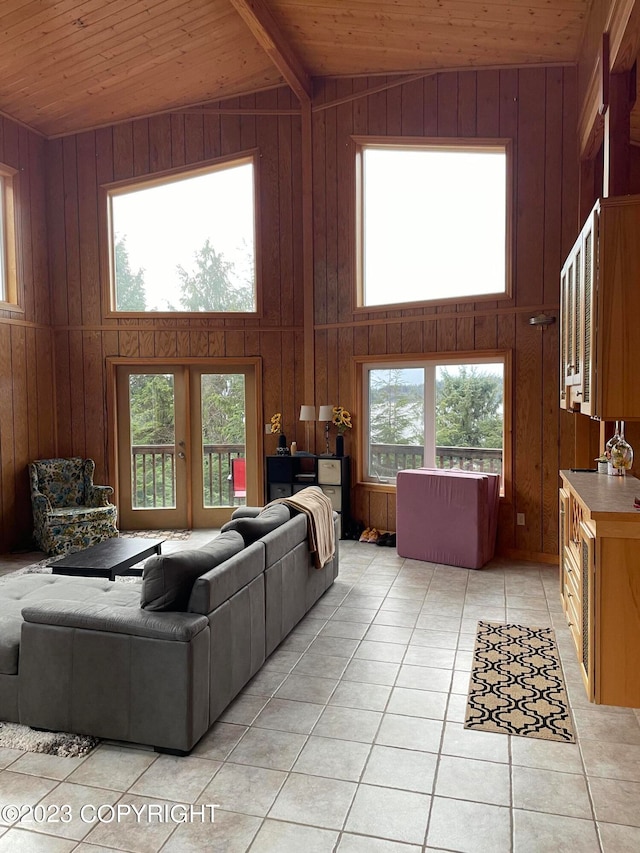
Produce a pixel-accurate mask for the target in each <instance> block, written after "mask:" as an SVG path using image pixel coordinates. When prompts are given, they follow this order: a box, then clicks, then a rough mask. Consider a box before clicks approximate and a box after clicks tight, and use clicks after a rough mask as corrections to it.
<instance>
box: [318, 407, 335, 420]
mask: <svg viewBox="0 0 640 853" xmlns="http://www.w3.org/2000/svg"><path fill="white" fill-rule="evenodd" d="M332 418H333V406H320V414H319V415H318V420H319V421H330V420H332Z"/></svg>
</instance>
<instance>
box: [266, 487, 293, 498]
mask: <svg viewBox="0 0 640 853" xmlns="http://www.w3.org/2000/svg"><path fill="white" fill-rule="evenodd" d="M290 497H291V484H290V483H269V500H270V501H275V500H276V498H290Z"/></svg>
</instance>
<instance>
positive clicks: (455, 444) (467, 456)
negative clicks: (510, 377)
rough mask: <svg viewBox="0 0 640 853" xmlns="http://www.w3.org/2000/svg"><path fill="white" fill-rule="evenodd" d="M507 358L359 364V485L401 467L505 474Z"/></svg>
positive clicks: (382, 479) (389, 478)
mask: <svg viewBox="0 0 640 853" xmlns="http://www.w3.org/2000/svg"><path fill="white" fill-rule="evenodd" d="M505 358H506V357H505V356H504V355H496V356H490V357H486V358H475V357H474V358H468V357H467V358H465V359H464V360H456V359H437V360H436V359H434V360H420V361H415V362H406V361H404V362H395V363H394V362H391V361H389V362H383V363H365V364H363V382H362V389H363V401H362V402H363V406H362V411H363V412H364V414H365V418H364V424H363V426H364V445H365V450H364V458H363V472H364V479H365V480H368V481H370V482H374V483H395V479H396V474H397V472H398V471H401V470H404V469H407V468H421V467H427V468H433V467H437V468H463V469H466V470H470V471H488V472H493V473H498V474H503V461H504V458H505V452H504V448H505V428H504V424H505V418H504V401H505V398H506V395H505Z"/></svg>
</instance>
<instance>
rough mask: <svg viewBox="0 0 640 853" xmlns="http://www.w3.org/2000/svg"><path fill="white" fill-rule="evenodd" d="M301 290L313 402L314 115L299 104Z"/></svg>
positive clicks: (308, 393)
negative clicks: (300, 133)
mask: <svg viewBox="0 0 640 853" xmlns="http://www.w3.org/2000/svg"><path fill="white" fill-rule="evenodd" d="M301 144H302V288H303V327H304V399H305V400H314V401H315V399H316V379H315V377H316V358H315V334H314V321H315V313H314V312H315V308H314V280H313V274H314V259H313V258H314V256H313V245H314V242H313V241H314V236H313V115H312V112H311V101H307V102H306V103H303V105H302V138H301Z"/></svg>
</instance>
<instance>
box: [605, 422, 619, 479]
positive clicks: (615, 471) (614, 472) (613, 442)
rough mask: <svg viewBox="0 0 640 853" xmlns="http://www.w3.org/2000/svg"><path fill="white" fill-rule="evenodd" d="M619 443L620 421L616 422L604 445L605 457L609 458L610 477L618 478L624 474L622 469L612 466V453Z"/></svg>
mask: <svg viewBox="0 0 640 853" xmlns="http://www.w3.org/2000/svg"><path fill="white" fill-rule="evenodd" d="M619 441H620V421H616V425H615V430H614V433H613V435H612V436H611V438H610V439H609V441H608V442H607V443H606V444H605V446H604V447H605V451H606V454H607V456H608V457H609V462H608V466H607V467H608V473H609V475H610V476H612V477H620V476H622V474H624V471H623V470H622V468H618V467H617V466H616V465H615V464H614V458H613V451H614V449H615V447H616V446H617V444H618V442H619Z"/></svg>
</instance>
